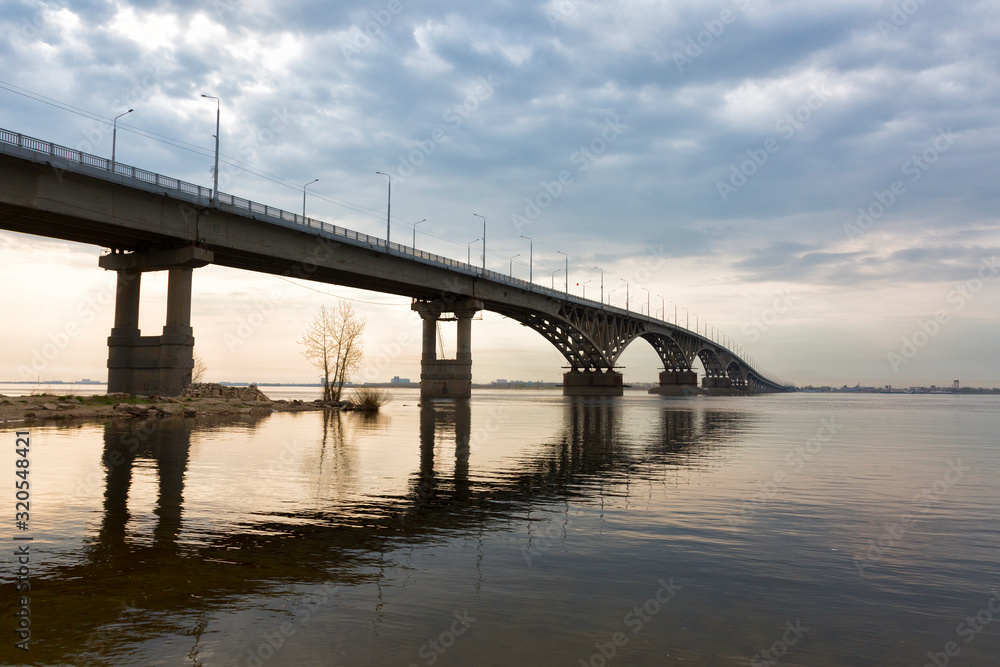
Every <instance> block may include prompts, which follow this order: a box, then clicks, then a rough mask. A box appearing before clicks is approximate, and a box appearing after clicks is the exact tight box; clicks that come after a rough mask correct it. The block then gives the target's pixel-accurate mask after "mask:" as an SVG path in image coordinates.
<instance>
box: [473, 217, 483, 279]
mask: <svg viewBox="0 0 1000 667" xmlns="http://www.w3.org/2000/svg"><path fill="white" fill-rule="evenodd" d="M472 215H474V216H476V217H477V218H482V219H483V275H485V274H486V216H485V215H479V214H478V213H473V214H472Z"/></svg>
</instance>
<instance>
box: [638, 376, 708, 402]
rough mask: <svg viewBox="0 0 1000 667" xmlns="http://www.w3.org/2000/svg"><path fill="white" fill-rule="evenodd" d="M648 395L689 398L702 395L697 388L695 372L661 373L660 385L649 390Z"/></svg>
mask: <svg viewBox="0 0 1000 667" xmlns="http://www.w3.org/2000/svg"><path fill="white" fill-rule="evenodd" d="M649 393H650V394H660V395H663V396H689V395H692V394H701V393H703V392H702V390H701V389H699V388H698V373H696V372H695V371H663V372H662V373H660V385H659V386H658V387H653V388H652V389H650V390H649Z"/></svg>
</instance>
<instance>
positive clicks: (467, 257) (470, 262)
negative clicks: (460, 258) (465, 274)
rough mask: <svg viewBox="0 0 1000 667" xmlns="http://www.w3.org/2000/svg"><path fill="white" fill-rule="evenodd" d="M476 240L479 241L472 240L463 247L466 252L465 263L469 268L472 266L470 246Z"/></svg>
mask: <svg viewBox="0 0 1000 667" xmlns="http://www.w3.org/2000/svg"><path fill="white" fill-rule="evenodd" d="M478 240H479V239H472V240H471V241H469V244H468V245H467V246H466V247H465V250H466V253H465V255H466V256H465V263H466V264H468V265H469V266H472V244H473V243H475V242H476V241H478Z"/></svg>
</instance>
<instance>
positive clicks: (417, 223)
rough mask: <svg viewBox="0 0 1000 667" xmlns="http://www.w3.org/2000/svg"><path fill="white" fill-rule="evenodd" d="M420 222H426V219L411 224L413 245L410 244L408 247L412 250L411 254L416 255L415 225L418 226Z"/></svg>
mask: <svg viewBox="0 0 1000 667" xmlns="http://www.w3.org/2000/svg"><path fill="white" fill-rule="evenodd" d="M421 222H427V218H424V219H423V220H420V221H419V222H414V223H413V243H412V244H410V247H411V248H412V249H413V254H416V253H417V225H419V224H420V223H421Z"/></svg>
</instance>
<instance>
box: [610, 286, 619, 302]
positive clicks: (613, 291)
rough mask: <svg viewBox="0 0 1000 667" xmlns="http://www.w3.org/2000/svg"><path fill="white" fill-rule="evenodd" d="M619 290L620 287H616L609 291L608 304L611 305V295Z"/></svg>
mask: <svg viewBox="0 0 1000 667" xmlns="http://www.w3.org/2000/svg"><path fill="white" fill-rule="evenodd" d="M617 291H618V288H617V287H616V288H614V289H613V290H611V291H610V292H608V305H609V306H610V305H611V295H612V294H614V293H615V292H617Z"/></svg>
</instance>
